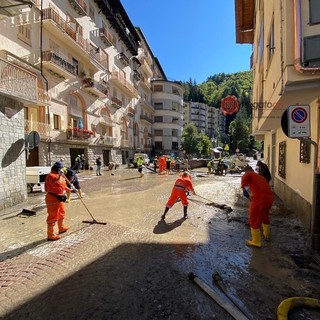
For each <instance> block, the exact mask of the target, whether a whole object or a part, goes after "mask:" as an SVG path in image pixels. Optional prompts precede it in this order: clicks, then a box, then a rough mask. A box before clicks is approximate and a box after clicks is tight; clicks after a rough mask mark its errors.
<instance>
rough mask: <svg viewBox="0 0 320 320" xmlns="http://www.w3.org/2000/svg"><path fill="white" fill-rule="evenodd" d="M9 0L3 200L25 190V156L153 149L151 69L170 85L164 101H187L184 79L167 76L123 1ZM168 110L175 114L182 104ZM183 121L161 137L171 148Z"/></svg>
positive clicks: (3, 203)
mask: <svg viewBox="0 0 320 320" xmlns="http://www.w3.org/2000/svg"><path fill="white" fill-rule="evenodd" d="M11 2H12V5H13V6H12V8H11V7H10V8H9V7H8V6H7V5H6V8H5V9H4V8H3V7H2V6H1V5H0V15H1V19H0V27H1V30H2V32H1V34H0V110H1V112H0V124H1V126H0V137H1V141H2V148H1V150H0V157H1V159H2V160H1V161H2V166H1V168H0V176H1V178H2V181H3V184H2V185H0V209H4V208H7V207H10V206H12V205H14V204H16V203H20V202H23V201H25V200H26V198H27V186H26V167H27V166H51V165H52V163H54V162H55V161H57V160H60V159H62V160H63V161H64V162H65V164H66V165H67V166H70V167H72V166H73V165H74V163H75V158H76V156H77V155H78V154H84V155H85V164H86V167H87V168H90V167H91V166H93V165H94V163H95V158H96V157H97V156H98V155H99V156H102V157H103V162H104V164H108V163H109V162H110V161H115V162H117V163H122V164H126V163H127V162H128V161H129V159H130V158H133V154H134V152H136V151H137V150H143V151H146V152H148V153H151V151H152V150H154V144H155V142H154V138H153V130H154V128H153V125H154V121H155V110H154V106H153V101H152V99H153V96H152V90H153V86H154V85H153V84H152V79H155V78H156V79H157V81H160V82H161V85H162V86H163V88H165V89H166V90H167V88H168V87H170V88H171V89H170V90H171V91H170V94H169V95H167V96H166V97H165V98H164V100H163V103H164V105H165V106H166V108H167V106H168V105H169V104H171V105H174V107H173V108H177V109H179V110H180V113H181V110H182V107H180V108H179V106H182V88H181V87H180V86H179V85H178V84H175V83H171V82H169V81H167V79H166V76H165V74H164V72H163V70H162V68H161V65H160V63H159V61H158V60H157V58H156V57H154V56H153V54H152V51H151V48H150V47H149V45H148V43H147V40H146V39H145V37H144V35H143V33H142V31H141V30H140V28H136V27H134V26H133V25H132V23H131V21H130V18H129V17H128V15H127V13H126V11H125V9H124V8H123V6H122V5H121V2H120V1H115V0H95V1H84V0H68V1H58V0H42V1H40V0H30V4H31V5H32V6H26V5H25V6H23V5H22V6H19V7H17V6H16V4H15V3H13V1H10V0H8V1H7V3H8V4H9V3H11ZM23 3H24V4H28V3H29V2H23ZM178 95H179V98H178ZM170 97H171V98H170ZM170 99H172V101H171V102H170ZM176 105H178V107H176ZM171 109H172V107H171ZM170 112H171V114H170V117H172V119H173V120H174V121H176V122H177V121H178V120H177V119H178V117H177V115H180V113H179V112H178V113H177V114H174V111H172V110H171V111H170ZM172 114H174V115H175V116H172ZM166 117H167V115H164V118H166ZM179 121H180V122H179V123H180V126H178V125H177V124H173V125H171V126H173V127H174V128H173V129H172V130H171V131H170V133H171V134H172V133H173V137H172V136H171V138H170V143H169V144H167V143H164V144H163V145H164V146H165V147H166V148H167V147H168V146H169V147H168V148H167V149H168V150H170V151H171V150H172V149H174V150H176V149H178V144H179V141H180V137H181V128H182V123H181V120H179ZM164 133H165V134H168V135H169V133H167V132H166V130H164ZM30 137H33V138H35V139H34V140H36V141H37V143H35V144H33V145H31V144H28V141H29V140H30V139H29V138H30ZM157 139H159V137H157ZM158 141H159V140H158ZM164 141H166V138H165V139H164ZM30 142H35V141H33V139H31V140H30ZM25 146H27V147H28V148H27V151H25ZM158 146H159V144H158Z"/></svg>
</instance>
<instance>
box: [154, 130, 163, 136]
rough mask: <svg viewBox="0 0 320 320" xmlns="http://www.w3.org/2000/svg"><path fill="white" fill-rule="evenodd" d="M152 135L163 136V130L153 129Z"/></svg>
mask: <svg viewBox="0 0 320 320" xmlns="http://www.w3.org/2000/svg"><path fill="white" fill-rule="evenodd" d="M154 135H155V136H160V137H162V136H163V131H162V130H154Z"/></svg>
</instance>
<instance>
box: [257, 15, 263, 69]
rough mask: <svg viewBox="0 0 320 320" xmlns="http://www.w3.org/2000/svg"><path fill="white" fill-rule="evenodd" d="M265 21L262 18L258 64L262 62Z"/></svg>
mask: <svg viewBox="0 0 320 320" xmlns="http://www.w3.org/2000/svg"><path fill="white" fill-rule="evenodd" d="M263 38H264V23H263V20H261V25H260V35H259V45H258V64H260V63H261V60H262V55H263V45H264V39H263Z"/></svg>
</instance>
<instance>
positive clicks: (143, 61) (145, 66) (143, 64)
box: [140, 55, 153, 78]
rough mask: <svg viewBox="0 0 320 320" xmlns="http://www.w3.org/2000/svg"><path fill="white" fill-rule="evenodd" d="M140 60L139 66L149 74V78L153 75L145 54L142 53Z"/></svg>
mask: <svg viewBox="0 0 320 320" xmlns="http://www.w3.org/2000/svg"><path fill="white" fill-rule="evenodd" d="M140 60H141V67H140V68H142V70H143V71H144V72H145V73H146V75H147V76H149V78H151V77H152V76H153V71H152V69H151V67H150V66H149V64H148V61H147V58H146V56H145V55H143V56H142V57H141V59H140Z"/></svg>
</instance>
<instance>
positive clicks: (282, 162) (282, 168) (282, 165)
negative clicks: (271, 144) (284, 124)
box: [278, 141, 287, 179]
mask: <svg viewBox="0 0 320 320" xmlns="http://www.w3.org/2000/svg"><path fill="white" fill-rule="evenodd" d="M286 150H287V143H286V141H282V142H280V143H279V164H278V165H279V167H278V174H279V176H280V177H281V178H283V179H285V178H286V154H287V152H286Z"/></svg>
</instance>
